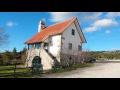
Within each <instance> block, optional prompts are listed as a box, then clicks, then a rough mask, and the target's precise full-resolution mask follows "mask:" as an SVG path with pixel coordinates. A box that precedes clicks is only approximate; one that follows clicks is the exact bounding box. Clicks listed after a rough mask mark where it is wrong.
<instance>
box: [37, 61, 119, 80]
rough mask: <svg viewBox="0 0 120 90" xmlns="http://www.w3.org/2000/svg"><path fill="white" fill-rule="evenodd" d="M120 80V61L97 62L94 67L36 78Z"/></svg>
mask: <svg viewBox="0 0 120 90" xmlns="http://www.w3.org/2000/svg"><path fill="white" fill-rule="evenodd" d="M39 77H40V78H120V60H114V61H113V60H109V61H97V62H96V63H94V66H92V67H86V68H78V69H77V70H73V71H70V72H63V73H54V74H42V75H40V76H36V77H35V78H39Z"/></svg>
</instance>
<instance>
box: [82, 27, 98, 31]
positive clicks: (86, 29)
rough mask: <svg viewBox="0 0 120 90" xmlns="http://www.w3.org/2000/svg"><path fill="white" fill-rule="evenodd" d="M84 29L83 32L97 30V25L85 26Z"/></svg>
mask: <svg viewBox="0 0 120 90" xmlns="http://www.w3.org/2000/svg"><path fill="white" fill-rule="evenodd" d="M84 30H85V32H94V31H96V30H97V27H94V26H92V27H87V28H85V29H84Z"/></svg>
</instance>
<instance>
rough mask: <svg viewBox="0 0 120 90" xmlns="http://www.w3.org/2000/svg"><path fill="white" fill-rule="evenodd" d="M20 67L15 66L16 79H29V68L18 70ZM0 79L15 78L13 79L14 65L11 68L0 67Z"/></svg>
mask: <svg viewBox="0 0 120 90" xmlns="http://www.w3.org/2000/svg"><path fill="white" fill-rule="evenodd" d="M19 66H20V65H17V68H16V74H15V76H16V78H22V77H31V76H32V73H31V72H29V73H27V72H28V70H29V69H30V68H20V67H19ZM0 78H15V77H14V65H11V66H0Z"/></svg>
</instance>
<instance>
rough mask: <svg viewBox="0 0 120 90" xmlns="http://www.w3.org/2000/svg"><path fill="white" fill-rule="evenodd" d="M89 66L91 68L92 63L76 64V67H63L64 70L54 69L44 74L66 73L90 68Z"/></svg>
mask: <svg viewBox="0 0 120 90" xmlns="http://www.w3.org/2000/svg"><path fill="white" fill-rule="evenodd" d="M90 66H93V63H83V64H76V65H72V66H69V67H65V68H56V69H52V70H48V71H46V72H47V73H60V72H68V71H72V70H75V69H77V68H84V67H90Z"/></svg>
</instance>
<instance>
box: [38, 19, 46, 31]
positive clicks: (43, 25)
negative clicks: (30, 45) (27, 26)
mask: <svg viewBox="0 0 120 90" xmlns="http://www.w3.org/2000/svg"><path fill="white" fill-rule="evenodd" d="M44 28H45V23H44V21H40V22H39V24H38V32H40V31H41V30H43V29H44Z"/></svg>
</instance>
